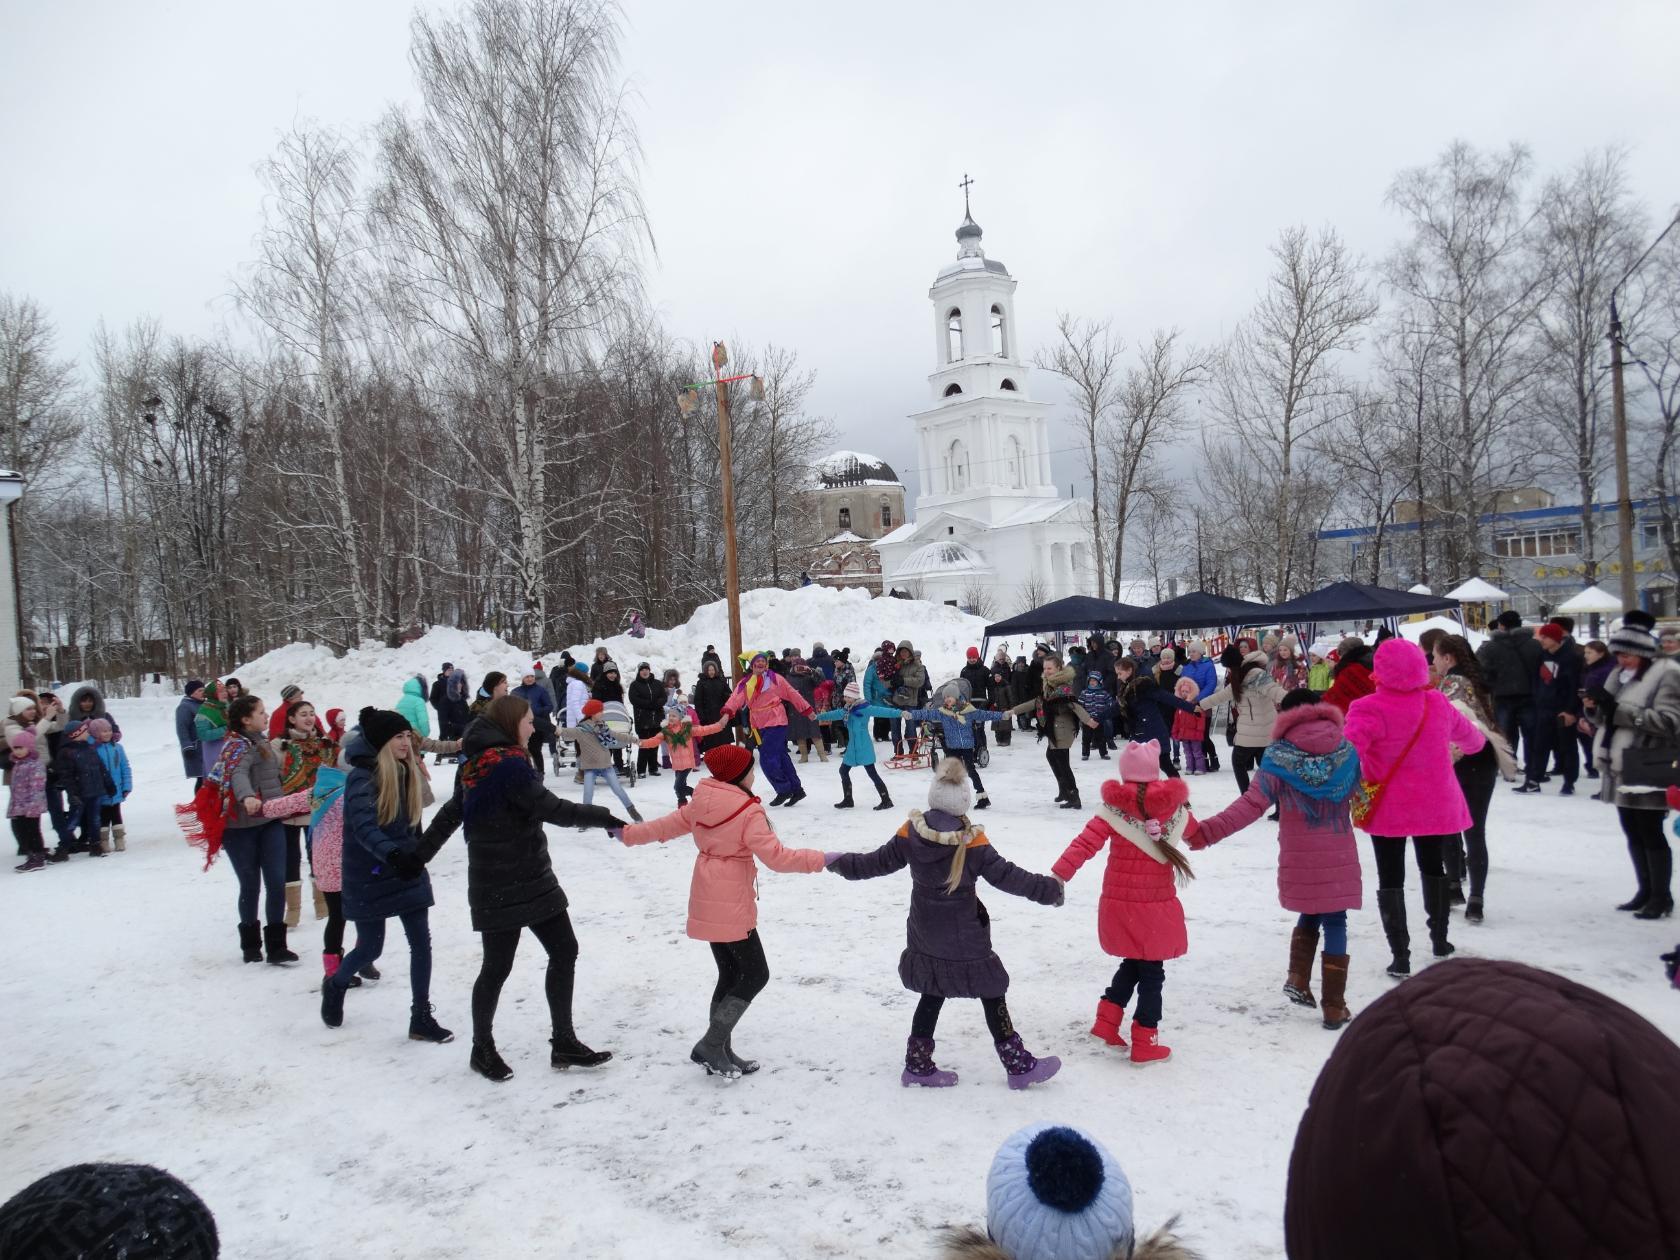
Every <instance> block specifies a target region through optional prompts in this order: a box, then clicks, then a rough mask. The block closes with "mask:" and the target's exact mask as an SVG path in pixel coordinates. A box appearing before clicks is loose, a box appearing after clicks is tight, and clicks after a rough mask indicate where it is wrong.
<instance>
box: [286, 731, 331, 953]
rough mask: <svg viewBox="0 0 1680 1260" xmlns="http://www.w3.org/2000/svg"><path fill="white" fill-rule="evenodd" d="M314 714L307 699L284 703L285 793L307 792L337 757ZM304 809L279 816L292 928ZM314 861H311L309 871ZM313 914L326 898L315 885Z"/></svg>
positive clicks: (298, 906) (322, 913)
mask: <svg viewBox="0 0 1680 1260" xmlns="http://www.w3.org/2000/svg"><path fill="white" fill-rule="evenodd" d="M322 729H323V728H322V726H321V723H320V721H319V720H318V719H317V718H316V716H315V706H314V705H312V704H310V703H309V701H307V700H292V701H290V702H288V703H287V705H286V713H285V722H284V723H283V726H282V732H283V733H282V734H281V736H280V738H279V739H278V740H277V741H276V742H275V748H276V750H277V751H278V752H279V754H280V790H281V791H282V792H284V793H287V794H288V795H289V794H291V793H293V792H308V791H310V790H311V789H312V788H313V787H314V786H315V775H316V772H317V771H319V770H320V768H321V767H322V766H330V765H331V764H332V763H333V762H334V761H335V760H336V759H337V757H338V746H337V745H336V744H334V743H333V742H332V741H331V740H330V739H328V738H327V737H326V735H325V734H323V733H322ZM308 824H309V815H308V811H307V810H299V811H298V812H297V813H296V814H294V815H293V816H291V817H290V818H286V819H282V820H281V829H282V830H283V831H284V833H285V836H286V926H287V927H288V928H295V927H297V925H298V922H299V920H300V919H301V918H302V912H303V853H304V841H305V838H306V833H307V831H308ZM313 866H314V863H313V861H311V871H313ZM314 900H315V917H316V918H317V919H320V918H325V917H326V913H327V906H326V900H325V898H324V897H323V896H322V895H321V890H320V888H319V887H316V889H315V896H314Z"/></svg>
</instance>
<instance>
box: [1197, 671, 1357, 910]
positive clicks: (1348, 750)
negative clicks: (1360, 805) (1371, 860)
mask: <svg viewBox="0 0 1680 1260" xmlns="http://www.w3.org/2000/svg"><path fill="white" fill-rule="evenodd" d="M1279 745H1285V747H1280V746H1279ZM1303 754H1304V757H1303ZM1348 762H1351V765H1349V764H1347V763H1348ZM1280 764H1281V765H1290V764H1294V765H1295V766H1296V772H1297V773H1300V772H1302V771H1304V772H1305V774H1307V775H1314V776H1315V777H1316V776H1323V777H1324V778H1325V779H1326V782H1327V785H1329V784H1334V785H1336V786H1337V787H1338V788H1340V786H1342V785H1345V786H1346V791H1340V790H1338V791H1336V793H1335V796H1334V798H1333V799H1323V798H1315V797H1313V796H1309V795H1308V794H1307V793H1306V792H1304V791H1302V790H1301V788H1299V787H1297V786H1296V785H1295V784H1293V783H1291V782H1289V780H1288V779H1286V778H1285V777H1284V776H1283V775H1282V774H1280V773H1279V769H1280ZM1358 767H1359V756H1358V754H1357V753H1356V752H1354V750H1353V746H1352V745H1351V744H1349V743H1348V742H1347V741H1346V740H1344V739H1343V738H1342V711H1341V710H1340V709H1338V708H1336V706H1335V705H1332V704H1310V705H1302V706H1301V707H1300V708H1296V709H1290V710H1288V711H1286V712H1283V713H1280V714H1278V717H1277V721H1276V722H1275V723H1274V724H1273V725H1272V746H1271V747H1270V748H1268V749H1267V750H1266V756H1265V758H1264V759H1262V760H1261V762H1260V769H1259V771H1258V772H1257V773H1256V774H1255V776H1254V778H1253V780H1252V781H1251V782H1250V783H1249V785H1248V791H1247V792H1245V793H1243V794H1242V795H1241V796H1239V797H1238V798H1237V799H1236V800H1234V801H1232V802H1231V804H1229V805H1227V806H1226V807H1225V808H1224V809H1222V810H1220V811H1219V812H1218V813H1217V814H1215V815H1213V816H1212V817H1211V818H1201V819H1198V820H1197V823H1198V827H1197V830H1196V832H1195V833H1194V834H1193V835H1192V836H1191V837H1190V847H1191V848H1192V849H1200V848H1205V847H1206V846H1208V845H1210V844H1217V843H1218V842H1219V841H1221V840H1223V839H1224V838H1225V837H1226V836H1228V835H1230V834H1232V833H1233V832H1236V831H1240V830H1242V829H1243V828H1244V827H1246V826H1248V825H1249V824H1250V823H1252V822H1254V821H1255V820H1256V819H1258V818H1259V817H1260V816H1261V815H1263V814H1264V813H1266V811H1267V810H1269V809H1271V808H1272V806H1274V805H1276V806H1277V807H1278V873H1277V880H1278V904H1279V905H1281V906H1282V907H1283V908H1284V909H1285V910H1293V911H1295V912H1296V913H1297V914H1333V913H1335V912H1336V911H1338V910H1357V909H1359V907H1360V905H1361V898H1360V894H1361V891H1362V881H1361V878H1360V871H1359V842H1358V840H1357V839H1355V838H1354V834H1353V821H1352V819H1351V818H1349V816H1348V799H1349V797H1351V796H1352V795H1353V792H1354V791H1355V789H1357V787H1358V786H1359V768H1358Z"/></svg>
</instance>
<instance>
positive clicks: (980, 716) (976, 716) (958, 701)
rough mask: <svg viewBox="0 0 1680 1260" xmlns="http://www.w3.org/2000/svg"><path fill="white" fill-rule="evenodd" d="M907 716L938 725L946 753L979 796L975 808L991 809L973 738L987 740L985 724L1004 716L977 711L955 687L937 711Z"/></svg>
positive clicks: (917, 711) (913, 711) (916, 711)
mask: <svg viewBox="0 0 1680 1260" xmlns="http://www.w3.org/2000/svg"><path fill="white" fill-rule="evenodd" d="M904 716H905V717H907V718H914V719H915V720H916V721H918V722H938V723H939V726H940V733H941V735H942V736H943V738H944V741H945V751H946V752H947V753H949V754H950V755H951V756H952V757H955V758H956V759H957V760H958V761H960V762H961V763H962V764H963V766H964V767H965V768H966V769H967V771H968V781H969V782H970V783H972V784H973V785H974V790H975V792H976V793H977V794H978V795H977V796H976V798H975V801H974V808H975V809H990V808H991V807H992V802H991V800H990V799H989V798H988V797H987V796H986V785H985V784H984V783H982V782H980V768H979V766H978V765H976V764H975V757H974V737H975V735H976V734H979V735H980V736H981V737H982V738H984V736H985V729H986V723H987V722H995V721H997V720H998V719H999V718H1001V717H1002V716H1003V714H1002V713H999V712H998V711H997V710H995V709H976V708H975V707H974V706H973V705H972V704H970V703H969V702H968V700H967V699H966V698H965V697H964V696H963V694H962V691H961V689H960V687H958V686H952V687H951V688H950V689H949V690H947V691H946V692H945V694H944V698H943V700H942V701H941V703H940V705H939V707H938V708H937V709H909V710H906V712H905V714H904Z"/></svg>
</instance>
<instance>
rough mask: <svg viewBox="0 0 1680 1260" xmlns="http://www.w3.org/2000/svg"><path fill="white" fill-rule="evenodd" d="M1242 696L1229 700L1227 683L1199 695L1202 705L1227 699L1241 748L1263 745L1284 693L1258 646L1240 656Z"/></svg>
mask: <svg viewBox="0 0 1680 1260" xmlns="http://www.w3.org/2000/svg"><path fill="white" fill-rule="evenodd" d="M1242 671H1243V674H1242V699H1241V700H1233V699H1232V694H1231V684H1230V683H1229V682H1227V683H1226V684H1225V685H1224V686H1223V687H1221V688H1220V689H1219V690H1218V691H1216V692H1214V693H1213V694H1212V695H1209V696H1203V697H1202V708H1204V709H1216V708H1218V707H1219V706H1220V705H1222V704H1224V703H1225V702H1226V701H1227V700H1231V701H1232V703H1233V704H1234V705H1235V707H1236V710H1237V744H1238V746H1239V747H1242V748H1264V747H1265V746H1266V745H1267V744H1269V743H1271V740H1272V723H1273V722H1275V721H1277V714H1278V709H1277V707H1278V705H1279V704H1281V703H1282V702H1283V697H1284V696H1285V695H1287V694H1288V693H1287V692H1286V691H1285V690H1284V689H1283V688H1282V687H1280V686H1279V685H1278V681H1277V679H1275V678H1273V677H1272V673H1271V668H1270V666H1269V664H1268V662H1267V659H1266V654H1265V653H1264V652H1262V651H1260V650H1259V649H1256V650H1254V651H1252V652H1250V653H1249V654H1248V655H1247V656H1245V657H1243V659H1242Z"/></svg>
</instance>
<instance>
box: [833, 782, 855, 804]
mask: <svg viewBox="0 0 1680 1260" xmlns="http://www.w3.org/2000/svg"><path fill="white" fill-rule="evenodd" d="M851 807H852V785H851V784H849V783H848V784H847V785H846V794H845V795H844V796H842V797H841V798H840V799H839V800H838V801H836V802H835V803H834V808H835V809H850V808H851Z"/></svg>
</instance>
